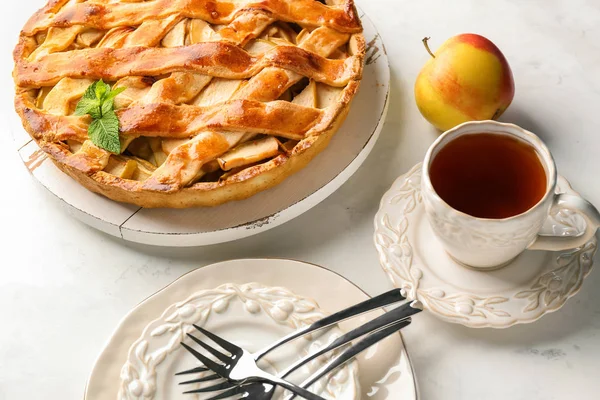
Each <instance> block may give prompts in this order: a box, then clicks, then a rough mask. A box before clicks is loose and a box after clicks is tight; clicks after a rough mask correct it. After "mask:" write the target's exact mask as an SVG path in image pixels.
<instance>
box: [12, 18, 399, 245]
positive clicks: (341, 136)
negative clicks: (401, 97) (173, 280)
mask: <svg viewBox="0 0 600 400" xmlns="http://www.w3.org/2000/svg"><path fill="white" fill-rule="evenodd" d="M359 13H360V18H361V20H362V23H363V27H364V35H365V39H366V42H367V54H366V61H365V62H366V63H365V68H364V71H363V79H362V82H361V85H360V89H359V91H358V94H357V95H356V97H355V98H354V100H353V102H352V106H351V107H352V108H351V110H350V112H349V113H348V117H347V118H346V121H345V122H344V124H343V125H342V126H341V127H340V129H339V131H338V132H337V133H336V134H335V135H334V137H333V139H332V140H331V142H330V144H329V146H328V147H327V149H325V150H324V151H323V152H322V153H321V154H319V155H318V156H317V157H315V158H314V159H313V160H312V161H311V162H310V163H309V164H308V165H307V166H306V168H304V169H303V170H301V171H299V172H298V173H296V174H294V175H292V176H290V177H288V178H287V179H286V180H285V181H284V182H282V183H281V184H279V185H277V186H276V187H274V188H272V189H270V190H267V191H264V192H261V193H258V194H256V195H255V196H253V197H251V198H249V199H246V200H242V201H237V202H231V203H227V204H224V205H221V206H218V207H204V208H193V209H186V210H178V209H145V208H140V207H137V206H133V205H129V204H124V203H118V202H115V201H112V200H109V199H107V198H105V197H103V196H100V195H97V194H95V193H92V192H90V191H88V190H87V189H85V188H84V187H83V186H81V185H79V184H78V183H77V182H76V181H75V180H73V179H72V178H70V177H69V176H67V175H65V174H63V173H62V172H61V171H60V170H58V168H56V166H55V165H54V164H53V163H52V162H51V161H50V160H49V159H48V158H47V157H46V156H45V155H44V154H43V153H42V152H41V150H40V149H39V148H38V146H37V144H36V143H35V142H34V141H32V140H31V138H30V137H29V135H28V134H27V133H26V132H25V131H24V130H23V128H21V125H20V121H14V123H11V125H13V126H15V127H18V128H14V129H13V136H14V137H15V141H16V144H17V148H18V149H19V155H20V157H21V159H22V160H23V162H24V163H25V165H26V166H27V168H28V169H29V170H30V171H31V173H32V175H33V177H34V178H35V179H36V180H37V181H38V182H40V183H41V184H42V185H43V186H44V187H45V188H46V189H48V190H49V191H50V192H51V193H53V194H54V195H56V197H57V198H58V199H59V200H60V203H61V204H63V205H64V206H65V207H67V209H68V211H69V212H70V213H71V214H73V215H74V216H75V217H77V218H78V219H80V220H81V221H83V222H84V223H86V224H88V225H90V226H92V227H94V228H96V229H99V230H101V231H104V232H106V233H108V234H111V235H113V236H117V237H121V238H123V239H125V240H128V241H133V242H138V243H144V244H150V245H159V246H175V247H183V246H201V245H209V244H215V243H221V242H228V241H232V240H236V239H241V238H244V237H247V236H251V235H255V234H257V233H260V232H264V231H266V230H268V229H271V228H274V227H276V226H278V225H281V224H283V223H284V222H287V221H289V220H291V219H293V218H295V217H297V216H299V215H300V214H302V213H304V212H306V211H308V210H310V209H311V208H312V207H314V206H316V205H317V204H319V203H320V202H321V201H323V200H324V199H325V198H327V197H328V196H329V195H330V194H332V193H333V192H334V191H335V190H337V189H338V188H339V187H340V186H341V185H342V184H343V183H344V182H346V181H347V180H348V179H349V178H350V177H351V176H352V175H353V174H354V172H356V170H357V169H358V168H359V167H360V165H361V164H362V163H363V162H364V160H365V159H366V158H367V155H368V154H369V153H370V152H371V150H372V149H373V146H374V145H375V142H376V141H377V138H378V137H379V133H380V132H381V129H382V128H383V123H384V120H385V115H386V113H387V106H388V95H389V82H390V71H389V65H388V58H387V54H386V53H385V48H384V45H383V42H382V40H381V37H380V36H379V34H378V33H377V29H376V28H375V26H374V25H373V23H372V22H371V20H370V19H369V18H368V17H367V16H366V15H365V14H364V13H363V12H362V11H359ZM14 119H17V117H16V114H15V116H14ZM11 122H12V121H11Z"/></svg>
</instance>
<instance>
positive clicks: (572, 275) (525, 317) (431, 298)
mask: <svg viewBox="0 0 600 400" xmlns="http://www.w3.org/2000/svg"><path fill="white" fill-rule="evenodd" d="M420 189H421V164H420V163H419V164H417V165H415V166H414V167H413V168H412V169H411V170H410V171H409V172H408V173H407V174H405V175H403V176H401V177H399V178H398V179H397V180H396V181H395V182H394V184H393V185H392V187H391V188H390V189H389V190H388V192H387V193H386V194H385V195H384V196H383V198H382V200H381V205H380V208H379V211H378V213H377V215H376V217H375V246H376V247H377V251H378V252H379V259H380V262H381V265H382V267H383V269H384V270H385V272H386V273H387V274H388V276H389V278H390V279H391V281H392V283H393V284H394V285H395V286H396V287H398V288H404V289H405V290H406V291H407V293H408V295H409V297H410V298H413V299H418V300H421V301H422V302H423V304H424V306H425V308H426V309H427V310H429V311H430V312H431V313H432V314H434V315H436V316H438V317H440V318H442V319H444V320H446V321H448V322H454V323H459V324H463V325H465V326H468V327H472V328H484V327H490V328H507V327H509V326H512V325H515V324H522V323H529V322H533V321H535V320H537V319H539V318H541V317H542V316H543V315H545V314H547V313H549V312H552V311H556V310H558V309H559V308H560V307H562V306H563V305H564V304H565V302H566V301H567V300H568V299H569V298H570V297H572V296H574V295H575V294H576V293H577V292H578V291H579V289H580V288H581V285H582V283H583V281H584V279H585V278H586V277H587V276H588V274H589V273H590V271H591V269H592V265H593V257H594V254H595V252H596V249H597V239H596V238H593V239H592V240H590V241H589V242H588V243H586V244H585V246H582V247H581V248H577V249H573V250H569V251H562V252H549V251H530V250H526V251H525V252H523V253H522V254H521V255H519V256H518V257H517V258H516V259H515V260H514V261H512V262H511V263H510V264H509V265H507V266H505V267H503V268H501V269H498V270H496V271H490V272H483V271H476V270H472V269H468V268H465V267H463V266H461V265H459V264H457V263H456V262H455V261H453V260H452V259H451V258H450V257H449V256H448V255H447V253H446V252H445V251H444V249H443V248H442V245H441V243H440V242H439V240H438V239H437V238H436V236H435V234H434V233H433V230H432V229H431V227H430V225H429V222H428V221H427V218H426V216H425V210H424V206H423V202H422V198H421V191H420ZM557 192H558V193H576V192H575V191H574V190H573V189H572V188H571V186H570V185H569V182H567V180H566V179H565V178H564V177H562V176H559V177H558V184H557ZM584 227H585V222H584V221H583V218H582V217H581V216H579V215H578V214H575V213H573V212H571V211H569V210H564V209H563V210H553V211H552V215H551V218H550V219H549V220H548V222H547V223H546V224H545V226H544V229H543V231H542V234H543V233H544V232H546V233H550V232H554V233H557V234H562V235H570V236H576V235H578V234H580V233H581V232H583V230H584Z"/></svg>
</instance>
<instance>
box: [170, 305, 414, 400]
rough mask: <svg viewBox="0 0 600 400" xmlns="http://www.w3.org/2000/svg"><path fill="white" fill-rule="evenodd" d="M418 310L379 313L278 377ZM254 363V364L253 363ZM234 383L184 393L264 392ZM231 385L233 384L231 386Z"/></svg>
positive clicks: (260, 386)
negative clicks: (219, 391)
mask: <svg viewBox="0 0 600 400" xmlns="http://www.w3.org/2000/svg"><path fill="white" fill-rule="evenodd" d="M420 311H422V304H421V303H420V302H419V301H413V302H411V303H407V304H404V305H403V306H401V307H398V308H396V309H394V310H391V311H389V312H386V313H385V314H383V315H381V316H379V317H377V318H375V319H373V320H372V321H369V322H367V323H366V324H364V325H362V326H360V327H358V328H356V329H353V330H352V331H350V332H348V333H346V334H344V335H342V336H340V337H339V338H338V339H336V340H335V341H333V342H332V343H331V344H330V345H328V346H326V347H324V348H322V349H320V350H318V351H316V352H314V353H312V354H309V355H307V356H306V357H304V358H302V359H300V360H298V361H296V362H295V363H294V364H292V365H291V366H289V367H288V368H287V369H285V370H284V371H282V372H281V373H280V374H279V377H280V379H285V378H286V377H287V376H288V375H290V374H291V373H292V372H294V371H295V370H297V369H298V368H300V367H301V366H303V365H304V364H306V363H308V362H310V361H312V360H314V359H315V358H317V357H319V356H321V355H323V354H325V353H328V352H330V351H332V350H335V349H337V348H339V347H341V346H343V345H345V344H347V343H349V342H352V341H353V340H355V339H357V338H359V337H362V336H364V335H366V334H368V333H371V332H374V331H377V330H379V329H382V328H385V327H387V326H389V325H390V324H395V323H397V322H398V321H402V320H405V319H406V318H408V317H410V316H412V315H414V314H416V313H418V312H420ZM197 329H199V330H200V331H201V332H203V333H205V334H206V330H204V329H202V328H199V327H197ZM210 335H212V336H209V335H207V336H209V337H210V338H211V339H212V338H213V336H215V335H213V334H210ZM188 336H190V337H191V338H192V339H193V340H194V341H196V342H197V343H198V344H200V345H201V346H202V347H204V348H206V347H205V346H206V344H205V343H203V342H202V341H200V340H198V339H197V338H195V337H194V336H192V335H188ZM220 340H223V339H220ZM215 342H217V343H218V344H219V345H221V343H220V342H219V341H216V340H215ZM227 345H228V346H235V345H233V344H231V343H229V342H227ZM222 347H223V348H224V349H226V350H228V351H231V350H230V349H229V348H227V347H225V346H222ZM186 348H188V347H187V346H186ZM207 350H208V351H210V350H209V349H207ZM213 350H214V349H213ZM231 352H232V354H235V353H233V351H231ZM213 355H214V353H213ZM215 356H217V355H215ZM217 357H218V356H217ZM219 359H220V358H219ZM201 361H202V360H201ZM206 365H208V364H206ZM254 365H255V366H256V364H254ZM234 367H235V365H234ZM215 372H217V373H218V371H215ZM219 375H220V374H219ZM207 378H210V377H203V378H199V379H194V380H191V381H186V382H182V383H181V384H182V385H185V384H191V383H202V382H206V381H207V380H209V379H207ZM235 383H236V382H234V383H231V382H230V383H229V384H228V385H225V384H223V383H221V384H217V385H213V386H208V387H204V388H199V389H195V390H191V391H188V392H185V393H201V392H210V391H217V390H223V389H227V388H228V387H229V388H230V389H229V390H226V391H225V392H223V393H221V394H220V395H218V396H215V397H214V399H219V398H226V397H230V396H233V395H235V394H242V393H244V392H248V391H262V392H265V385H263V384H259V383H257V384H256V385H255V386H254V387H251V386H250V387H244V388H241V387H240V386H235ZM231 386H233V387H231ZM271 390H274V387H273V386H271ZM271 395H272V394H271Z"/></svg>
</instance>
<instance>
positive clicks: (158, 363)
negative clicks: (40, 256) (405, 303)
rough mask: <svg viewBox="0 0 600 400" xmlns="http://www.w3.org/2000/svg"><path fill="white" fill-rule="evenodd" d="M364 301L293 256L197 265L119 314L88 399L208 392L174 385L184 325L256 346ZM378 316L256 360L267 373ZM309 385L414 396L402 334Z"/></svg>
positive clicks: (159, 399) (383, 396) (346, 398)
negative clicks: (191, 391) (188, 391)
mask: <svg viewBox="0 0 600 400" xmlns="http://www.w3.org/2000/svg"><path fill="white" fill-rule="evenodd" d="M247 282H261V283H247ZM367 298H368V296H367V295H366V294H364V292H362V291H361V290H360V289H358V288H357V287H356V286H354V285H353V284H352V283H351V282H349V281H347V280H346V279H344V278H342V277H341V276H339V275H337V274H335V273H333V272H331V271H328V270H326V269H324V268H322V267H318V266H315V265H311V264H306V263H302V262H298V261H291V260H278V259H247V260H233V261H226V262H222V263H218V264H213V265H210V266H207V267H203V268H200V269H197V270H195V271H192V272H190V273H188V274H187V275H184V276H183V277H181V278H179V279H178V280H176V281H175V282H173V283H172V284H170V285H169V286H167V287H166V288H164V289H163V290H161V291H160V292H158V293H156V294H154V295H153V296H151V297H149V298H148V299H147V300H145V301H144V302H142V303H141V304H140V305H138V306H137V307H135V308H134V309H133V310H132V311H131V312H130V313H129V314H128V315H127V316H126V317H125V318H124V319H123V320H122V321H121V323H120V325H119V326H118V327H117V329H116V331H115V332H114V334H113V335H112V337H111V338H110V340H109V342H108V344H107V345H106V347H105V348H104V350H103V351H102V353H101V355H100V357H99V358H98V360H97V361H96V364H95V366H94V368H93V371H92V373H91V376H90V379H89V381H88V385H87V388H86V395H85V399H89V400H105V399H106V400H114V399H118V400H133V399H136V400H138V399H139V400H142V399H143V400H152V399H155V400H175V399H187V398H191V399H199V400H200V399H203V398H208V396H205V397H200V395H197V397H194V395H192V396H191V397H190V396H189V395H183V394H182V392H183V390H182V387H181V386H179V385H178V383H179V382H181V381H182V379H180V377H175V373H176V372H178V371H182V370H185V369H188V368H192V367H194V366H195V365H196V364H195V361H194V360H193V358H191V357H190V356H189V354H187V352H185V351H184V350H182V349H181V346H180V345H179V342H180V341H182V340H183V338H184V336H185V335H184V334H185V332H188V331H192V330H193V328H192V327H191V324H192V323H195V324H199V325H203V326H205V327H206V328H208V329H209V330H211V331H214V332H215V333H218V334H220V335H222V336H223V337H225V338H226V339H228V340H231V341H233V342H235V343H237V344H239V345H240V346H242V347H245V348H248V349H249V350H251V351H254V350H258V349H260V348H263V347H265V346H266V345H268V344H270V343H272V342H273V341H275V340H276V339H278V338H280V337H282V336H284V335H286V334H287V333H289V332H291V331H293V330H294V329H295V328H296V327H299V326H302V325H307V324H310V323H312V322H314V321H315V320H316V319H318V318H320V317H322V316H323V315H324V313H325V312H324V311H323V310H328V311H337V310H339V309H342V308H345V307H348V306H350V305H352V304H356V303H358V302H360V301H363V300H366V299H367ZM313 299H314V300H313ZM380 313H381V312H380V311H375V312H373V313H371V314H370V315H367V316H361V317H357V318H354V319H352V320H349V321H345V322H344V323H342V324H340V326H339V328H335V329H332V330H331V331H329V332H327V334H326V335H323V336H316V335H315V336H314V337H308V338H307V339H306V340H305V339H300V340H297V341H294V342H292V343H290V344H289V345H286V346H283V347H282V350H278V351H276V352H274V353H270V354H269V355H268V356H267V357H265V359H263V360H261V363H262V364H261V365H262V366H263V367H264V368H266V369H268V370H270V372H276V371H280V370H282V369H283V368H284V367H286V366H287V365H289V364H290V363H291V362H293V361H295V360H296V359H297V358H299V357H301V356H303V355H304V354H305V353H306V352H308V351H311V350H312V349H314V347H319V346H323V345H325V344H327V343H328V342H329V341H331V340H333V339H334V338H335V337H336V336H339V335H340V334H341V333H342V332H343V331H348V330H349V329H352V328H354V327H356V326H358V325H359V324H361V323H364V322H366V320H367V319H370V318H372V317H373V316H375V315H377V314H380ZM323 361H325V360H323V359H322V358H319V359H317V360H315V362H314V363H312V364H310V365H308V367H307V368H305V369H304V370H303V371H300V374H299V375H294V379H293V380H294V381H302V378H303V377H305V376H307V375H308V374H310V373H311V372H313V371H314V370H316V369H317V368H319V367H320V366H321V365H322V362H323ZM263 362H264V363H263ZM184 380H185V379H184ZM316 385H317V386H315V387H313V390H315V391H317V392H320V394H321V395H322V396H323V397H324V398H327V399H336V400H337V399H339V400H358V399H360V398H369V399H372V400H387V399H389V398H392V397H393V398H396V394H398V395H399V396H401V397H400V398H402V399H406V400H416V399H417V393H416V387H415V380H414V376H413V372H412V368H411V365H410V361H409V359H408V355H407V353H406V350H405V348H404V345H403V342H402V337H401V335H393V336H391V337H389V338H387V339H385V340H384V341H382V342H380V343H378V344H377V345H375V346H373V347H371V348H370V349H369V351H366V352H365V354H363V355H362V356H360V357H359V358H358V359H357V361H356V362H354V363H351V364H349V365H348V366H347V367H346V368H344V369H343V370H340V371H339V372H338V373H335V374H334V375H332V376H330V377H329V379H325V378H324V379H323V380H322V381H321V382H319V383H317V384H316ZM186 389H187V387H186ZM392 393H393V394H394V395H391V394H392ZM388 396H390V397H388ZM277 398H282V397H281V396H277V395H276V397H274V400H275V399H277Z"/></svg>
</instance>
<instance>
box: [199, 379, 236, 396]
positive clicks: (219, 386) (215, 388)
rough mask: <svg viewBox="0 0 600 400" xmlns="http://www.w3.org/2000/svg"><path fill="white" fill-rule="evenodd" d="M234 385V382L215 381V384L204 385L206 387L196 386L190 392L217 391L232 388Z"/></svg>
mask: <svg viewBox="0 0 600 400" xmlns="http://www.w3.org/2000/svg"><path fill="white" fill-rule="evenodd" d="M235 386H236V384H235V383H231V382H229V381H224V382H221V383H217V384H216V385H212V386H206V387H201V388H198V389H194V390H193V391H191V392H192V393H205V392H219V391H221V390H225V389H231V388H233V387H235Z"/></svg>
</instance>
